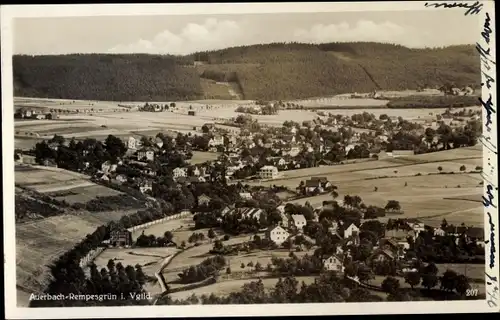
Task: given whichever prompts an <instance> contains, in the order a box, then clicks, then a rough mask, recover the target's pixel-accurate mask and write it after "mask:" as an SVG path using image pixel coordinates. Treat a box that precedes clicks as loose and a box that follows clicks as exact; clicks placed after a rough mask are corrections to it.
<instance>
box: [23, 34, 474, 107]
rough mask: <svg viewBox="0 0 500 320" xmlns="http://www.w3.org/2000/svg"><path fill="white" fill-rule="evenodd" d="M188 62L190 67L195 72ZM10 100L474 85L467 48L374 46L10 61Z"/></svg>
mask: <svg viewBox="0 0 500 320" xmlns="http://www.w3.org/2000/svg"><path fill="white" fill-rule="evenodd" d="M195 61H198V63H196V64H195ZM13 66H14V84H15V94H16V95H18V96H32V97H51V98H72V99H86V100H115V101H128V100H137V101H145V100H146V101H148V100H149V101H151V100H153V101H169V100H185V99H197V98H202V97H203V96H205V95H206V94H207V93H206V92H203V90H202V87H201V84H200V80H201V79H202V78H206V79H212V80H216V81H224V82H233V83H235V84H237V85H238V86H239V87H240V89H241V91H242V93H243V95H244V98H245V99H264V100H277V99H298V98H308V97H314V96H324V95H332V94H340V93H347V92H369V91H372V90H375V89H379V90H403V89H417V88H420V87H440V86H442V85H444V84H446V83H452V84H454V85H456V86H458V87H463V86H467V85H468V86H472V87H477V86H479V85H480V61H479V56H478V53H477V51H476V50H475V48H474V47H473V46H465V45H464V46H451V47H446V48H435V49H410V48H406V47H403V46H399V45H391V44H380V43H369V42H362V43H361V42H360V43H328V44H320V45H313V44H300V43H287V44H285V43H274V44H265V45H253V46H242V47H234V48H227V49H222V50H216V51H206V52H198V53H194V54H192V55H188V56H160V55H146V54H134V55H110V54H89V55H87V54H81V55H61V56H14V58H13Z"/></svg>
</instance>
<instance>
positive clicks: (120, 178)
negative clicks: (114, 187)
mask: <svg viewBox="0 0 500 320" xmlns="http://www.w3.org/2000/svg"><path fill="white" fill-rule="evenodd" d="M116 181H118V182H119V183H124V182H126V181H127V177H126V176H125V175H124V174H119V175H117V176H116Z"/></svg>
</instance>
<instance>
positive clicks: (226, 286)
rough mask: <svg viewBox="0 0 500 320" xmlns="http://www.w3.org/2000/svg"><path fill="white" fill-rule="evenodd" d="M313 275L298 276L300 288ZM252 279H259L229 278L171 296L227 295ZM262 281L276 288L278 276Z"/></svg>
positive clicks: (309, 280)
mask: <svg viewBox="0 0 500 320" xmlns="http://www.w3.org/2000/svg"><path fill="white" fill-rule="evenodd" d="M314 278H315V277H313V276H303V277H296V279H297V281H298V282H299V285H298V286H299V289H300V285H301V283H302V282H305V283H306V284H311V283H313V282H314ZM252 281H258V279H243V280H227V281H221V282H217V283H214V284H212V285H209V286H206V287H201V288H196V289H193V290H187V291H181V292H174V293H171V294H170V296H171V297H172V299H186V298H189V297H190V296H191V295H193V294H195V295H197V296H201V295H204V294H205V295H210V294H211V293H215V294H216V295H218V296H227V295H228V294H230V293H231V292H237V291H240V290H241V288H242V287H243V285H244V284H245V283H249V282H252ZM262 282H263V284H264V287H265V288H266V289H267V290H271V289H274V286H275V285H276V283H277V282H278V278H266V279H262Z"/></svg>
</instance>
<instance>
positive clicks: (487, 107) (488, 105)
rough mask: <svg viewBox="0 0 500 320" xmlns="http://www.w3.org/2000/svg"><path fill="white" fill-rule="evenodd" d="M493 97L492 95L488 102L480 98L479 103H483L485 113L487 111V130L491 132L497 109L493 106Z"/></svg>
mask: <svg viewBox="0 0 500 320" xmlns="http://www.w3.org/2000/svg"><path fill="white" fill-rule="evenodd" d="M492 98H493V97H492V95H491V93H490V95H489V98H488V100H486V101H483V98H481V97H480V98H479V102H481V105H482V106H483V108H484V111H486V124H485V126H486V130H488V131H491V124H492V123H493V120H492V117H491V116H492V115H493V113H496V111H495V108H494V106H493V101H492V100H491V99H492Z"/></svg>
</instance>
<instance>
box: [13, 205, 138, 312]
mask: <svg viewBox="0 0 500 320" xmlns="http://www.w3.org/2000/svg"><path fill="white" fill-rule="evenodd" d="M136 211H137V210H120V211H110V212H99V213H90V212H81V214H79V215H69V214H68V215H60V216H54V217H48V218H45V219H42V220H37V221H33V222H26V223H22V224H16V283H17V285H18V286H19V287H20V288H22V291H21V290H18V292H19V295H18V302H19V303H21V304H23V303H24V304H26V303H28V301H27V300H19V299H25V298H26V297H28V298H29V296H27V295H26V294H24V293H26V292H38V291H39V290H41V289H42V288H43V287H44V286H45V285H47V284H48V278H47V272H48V268H47V265H49V264H50V263H51V262H52V261H54V260H55V259H57V258H58V257H59V256H60V255H61V254H63V253H64V252H66V251H68V250H69V249H71V248H73V246H74V245H75V244H76V243H78V242H80V241H81V240H82V239H83V238H85V236H86V235H87V234H90V233H92V232H94V231H95V229H96V228H97V227H98V226H100V225H103V224H105V223H107V222H109V221H115V220H119V219H120V218H121V217H122V216H123V215H127V214H131V213H134V212H136Z"/></svg>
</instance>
